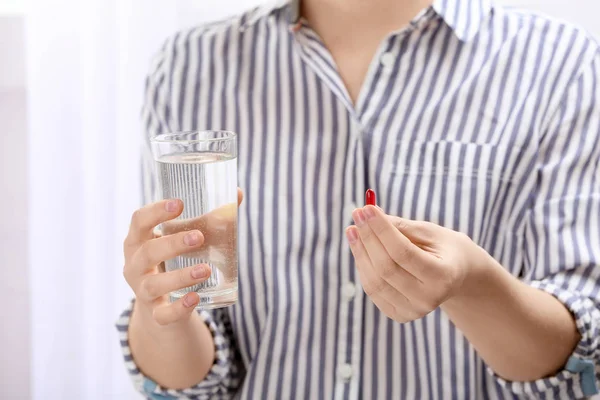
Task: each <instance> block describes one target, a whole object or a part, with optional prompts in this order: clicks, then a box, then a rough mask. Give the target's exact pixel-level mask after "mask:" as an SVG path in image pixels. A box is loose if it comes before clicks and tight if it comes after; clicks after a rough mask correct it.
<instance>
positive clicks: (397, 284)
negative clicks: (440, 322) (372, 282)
mask: <svg viewBox="0 0 600 400" xmlns="http://www.w3.org/2000/svg"><path fill="white" fill-rule="evenodd" d="M373 208H374V207H373ZM352 215H353V217H354V220H355V221H356V223H357V228H358V232H359V234H360V239H361V241H362V243H363V244H364V247H365V250H366V252H367V253H368V255H369V258H370V260H371V263H372V265H373V269H374V271H375V272H376V273H377V275H378V276H380V277H381V278H382V279H384V280H385V281H386V282H387V283H389V284H390V285H391V286H392V287H393V288H394V289H396V290H397V291H399V292H401V293H402V294H404V295H405V296H406V297H408V298H409V299H410V298H412V297H414V296H415V295H417V294H418V292H417V291H418V290H419V289H420V286H421V282H420V281H419V280H418V279H417V278H415V277H414V276H413V275H412V274H410V273H409V272H407V271H406V270H405V269H404V268H403V265H400V264H399V263H397V262H396V261H395V260H394V259H392V257H391V256H390V254H389V252H388V250H387V249H386V247H385V246H384V245H383V243H382V242H381V240H380V239H379V237H378V235H376V234H375V232H374V231H373V230H372V229H371V226H370V225H369V223H367V222H366V209H365V210H364V212H363V210H362V209H357V210H355V211H354V213H353V214H352ZM392 229H393V228H392ZM396 245H397V244H396Z"/></svg>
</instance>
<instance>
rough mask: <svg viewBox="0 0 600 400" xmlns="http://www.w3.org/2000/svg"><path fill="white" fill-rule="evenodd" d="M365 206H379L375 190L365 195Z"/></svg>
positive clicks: (370, 190) (369, 190) (368, 191)
mask: <svg viewBox="0 0 600 400" xmlns="http://www.w3.org/2000/svg"><path fill="white" fill-rule="evenodd" d="M365 204H366V205H367V206H368V205H371V206H374V205H376V204H377V197H376V196H375V191H374V190H373V189H368V190H367V193H366V194H365Z"/></svg>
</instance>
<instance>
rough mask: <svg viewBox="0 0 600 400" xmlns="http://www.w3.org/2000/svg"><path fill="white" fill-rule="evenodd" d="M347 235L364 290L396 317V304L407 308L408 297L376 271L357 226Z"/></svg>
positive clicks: (376, 302)
mask: <svg viewBox="0 0 600 400" xmlns="http://www.w3.org/2000/svg"><path fill="white" fill-rule="evenodd" d="M346 237H347V238H348V243H349V244H350V250H351V251H352V255H353V256H354V260H355V262H356V270H357V271H358V276H359V280H360V283H361V285H362V287H363V290H364V291H365V293H366V294H367V296H369V298H370V299H371V300H372V301H373V303H375V305H376V306H377V308H379V309H380V310H381V312H383V313H384V314H385V315H387V316H389V317H391V318H394V319H396V318H397V316H398V309H397V307H396V306H395V305H394V304H399V308H401V309H406V308H408V307H409V302H408V299H407V298H406V297H405V296H404V295H403V294H402V293H399V292H398V291H396V290H395V289H394V288H392V287H391V286H390V285H389V284H388V283H387V282H386V281H385V280H383V279H382V278H381V277H380V276H379V275H378V274H377V273H376V272H375V270H374V269H373V266H372V264H371V259H370V258H369V256H368V254H367V251H366V249H365V247H364V244H363V243H362V241H361V239H360V235H359V233H358V229H357V228H356V227H355V226H350V227H348V228H347V229H346Z"/></svg>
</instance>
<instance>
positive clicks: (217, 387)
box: [116, 302, 243, 400]
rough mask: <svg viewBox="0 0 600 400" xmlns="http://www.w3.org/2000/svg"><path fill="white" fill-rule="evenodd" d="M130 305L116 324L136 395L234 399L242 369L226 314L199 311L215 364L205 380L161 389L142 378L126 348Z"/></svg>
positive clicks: (221, 311) (153, 397)
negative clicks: (207, 333) (176, 387)
mask: <svg viewBox="0 0 600 400" xmlns="http://www.w3.org/2000/svg"><path fill="white" fill-rule="evenodd" d="M132 309H133V302H132V303H131V305H130V306H129V307H128V308H127V309H126V310H125V311H124V312H123V314H121V317H120V318H119V320H118V321H117V323H116V328H117V331H118V332H119V340H120V343H121V349H122V351H123V358H124V360H125V365H126V367H127V370H128V372H129V375H130V376H131V379H132V381H133V384H134V386H135V388H136V390H138V391H139V392H140V393H142V394H143V395H144V396H146V398H148V399H152V400H159V399H161V400H162V399H194V400H196V399H198V400H200V399H229V398H232V397H233V396H234V394H235V393H236V391H237V388H238V387H239V385H240V381H241V377H242V376H243V368H242V366H241V362H240V360H239V358H238V357H237V356H236V354H237V353H236V350H235V346H234V343H233V341H232V339H231V338H232V337H233V332H232V329H231V324H230V323H229V317H228V315H227V312H226V310H212V311H211V312H207V311H202V312H200V313H199V314H200V316H201V317H202V319H203V320H204V322H205V323H206V325H207V326H208V328H209V329H210V332H211V333H212V335H213V339H214V342H215V362H214V364H213V366H212V368H211V369H210V371H209V373H208V375H207V376H206V378H205V379H204V380H203V381H202V382H200V383H199V384H198V385H196V386H193V387H190V388H187V389H182V390H172V389H167V388H163V387H161V386H160V385H158V384H157V383H156V382H154V381H153V380H152V379H151V378H149V377H147V376H145V375H144V374H143V373H142V371H141V370H140V369H139V368H138V366H137V365H136V363H135V360H134V359H133V357H132V356H131V349H130V347H129V338H128V330H129V319H130V316H131V312H132Z"/></svg>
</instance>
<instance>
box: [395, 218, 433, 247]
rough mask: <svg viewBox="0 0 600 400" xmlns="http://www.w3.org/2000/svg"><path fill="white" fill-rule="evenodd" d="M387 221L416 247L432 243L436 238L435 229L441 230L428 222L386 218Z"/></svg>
mask: <svg viewBox="0 0 600 400" xmlns="http://www.w3.org/2000/svg"><path fill="white" fill-rule="evenodd" d="M388 220H389V221H390V222H391V224H392V225H393V226H394V227H395V228H396V229H398V230H399V231H400V232H401V233H402V234H403V235H404V236H406V237H407V238H408V239H409V240H410V241H411V242H413V243H414V244H416V245H417V246H422V245H427V244H429V243H432V242H433V240H434V238H435V237H436V235H435V233H436V232H435V228H436V227H438V228H441V227H440V226H437V225H435V224H432V223H430V222H424V221H413V220H410V219H405V218H400V217H392V216H388Z"/></svg>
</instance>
